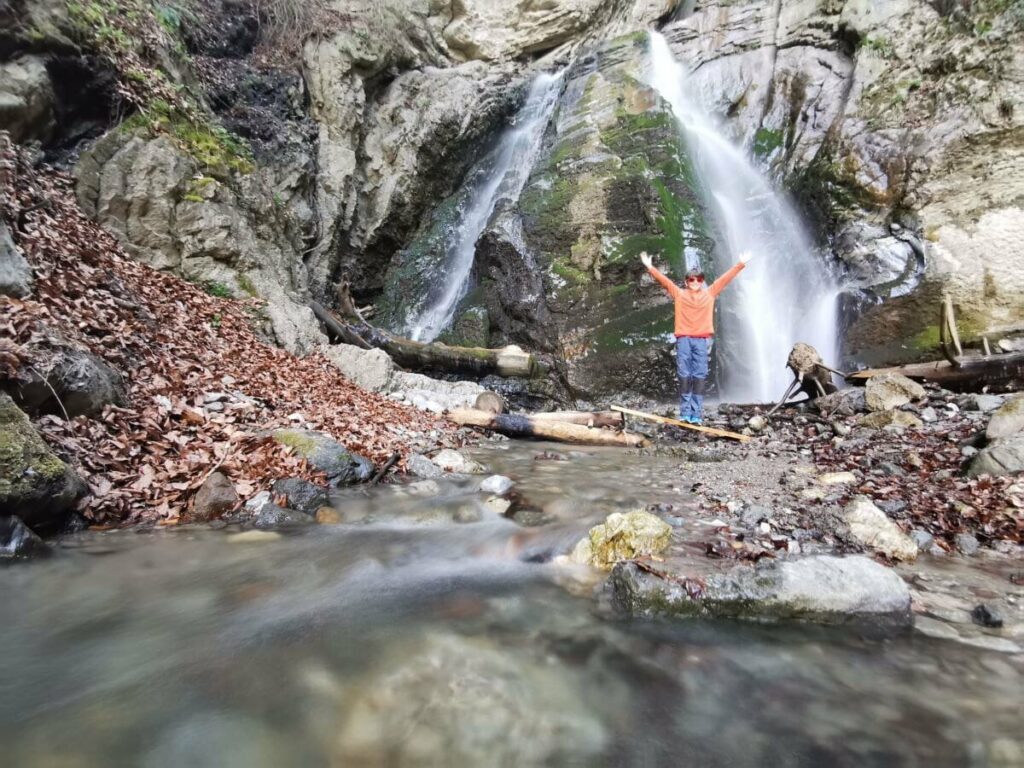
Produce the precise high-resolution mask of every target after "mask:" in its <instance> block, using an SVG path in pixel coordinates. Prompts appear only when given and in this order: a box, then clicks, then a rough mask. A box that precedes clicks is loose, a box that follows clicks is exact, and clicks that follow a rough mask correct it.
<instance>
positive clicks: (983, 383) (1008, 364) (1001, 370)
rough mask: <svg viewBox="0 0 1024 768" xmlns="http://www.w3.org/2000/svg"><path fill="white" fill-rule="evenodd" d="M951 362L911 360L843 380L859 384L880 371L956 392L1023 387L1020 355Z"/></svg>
mask: <svg viewBox="0 0 1024 768" xmlns="http://www.w3.org/2000/svg"><path fill="white" fill-rule="evenodd" d="M957 362H958V364H957V365H953V364H952V363H950V362H948V361H946V360H935V361H931V362H927V363H911V364H909V365H898V366H894V367H891V368H869V369H867V370H865V371H857V372H856V373H851V374H850V375H848V376H847V377H846V378H847V381H850V382H853V383H855V384H863V383H864V382H866V381H867V380H868V379H870V378H871V377H873V376H878V375H879V374H882V373H900V374H903V375H904V376H906V377H907V378H908V379H914V380H915V381H926V382H930V383H932V384H938V385H939V386H940V387H943V388H945V389H951V390H954V391H957V392H965V391H974V390H980V389H981V388H982V387H988V388H989V389H1000V390H1006V391H1011V390H1017V389H1021V388H1022V387H1024V354H1020V353H1013V354H1008V355H992V356H991V357H961V358H958V360H957Z"/></svg>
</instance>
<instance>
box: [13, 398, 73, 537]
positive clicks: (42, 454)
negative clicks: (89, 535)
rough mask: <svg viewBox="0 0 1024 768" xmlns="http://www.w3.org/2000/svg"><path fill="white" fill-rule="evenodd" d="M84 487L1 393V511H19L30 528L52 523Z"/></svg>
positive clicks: (22, 414)
mask: <svg viewBox="0 0 1024 768" xmlns="http://www.w3.org/2000/svg"><path fill="white" fill-rule="evenodd" d="M84 490H85V484H84V483H83V482H82V480H81V478H79V477H78V475H76V474H75V473H74V471H72V470H71V469H70V468H69V467H68V466H67V464H65V463H64V462H63V461H61V460H60V459H59V458H57V457H56V456H55V455H54V454H53V452H52V451H50V449H49V448H48V447H47V446H46V443H44V442H43V439H42V438H41V437H40V436H39V433H38V432H36V430H35V428H34V427H33V426H32V424H31V422H29V420H28V416H26V415H25V414H24V412H22V410H21V409H20V408H18V406H16V405H15V404H14V401H13V400H11V398H10V397H9V396H8V395H6V394H0V515H17V516H18V517H20V518H21V519H22V520H24V521H25V524H26V525H28V526H29V527H31V528H36V527H44V528H45V527H48V526H52V525H55V524H56V523H58V522H59V520H60V518H61V517H62V516H63V515H64V513H65V512H67V510H68V509H69V508H70V507H71V505H72V504H74V503H75V500H76V499H78V497H79V496H80V495H82V493H83V491H84Z"/></svg>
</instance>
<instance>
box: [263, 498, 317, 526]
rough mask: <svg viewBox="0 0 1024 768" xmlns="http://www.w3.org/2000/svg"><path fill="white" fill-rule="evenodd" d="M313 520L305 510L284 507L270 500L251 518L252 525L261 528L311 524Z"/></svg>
mask: <svg viewBox="0 0 1024 768" xmlns="http://www.w3.org/2000/svg"><path fill="white" fill-rule="evenodd" d="M312 524H314V520H313V518H312V517H310V516H309V515H307V514H306V513H305V512H299V511H298V510H295V509H285V508H284V507H279V506H278V505H277V504H274V503H273V502H270V503H268V504H264V505H263V506H262V507H260V511H259V512H257V513H256V515H255V516H254V517H253V518H252V525H253V527H255V528H259V529H261V530H267V529H270V528H285V527H288V526H295V525H312Z"/></svg>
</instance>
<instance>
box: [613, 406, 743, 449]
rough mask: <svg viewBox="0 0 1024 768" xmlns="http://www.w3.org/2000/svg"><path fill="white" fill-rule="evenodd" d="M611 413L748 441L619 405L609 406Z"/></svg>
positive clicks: (737, 435)
mask: <svg viewBox="0 0 1024 768" xmlns="http://www.w3.org/2000/svg"><path fill="white" fill-rule="evenodd" d="M611 409H612V410H613V411H618V412H619V413H625V414H626V415H628V416H636V417H637V418H638V419H646V420H647V421H656V422H658V423H659V424H671V425H672V426H674V427H683V428H684V429H692V430H693V431H694V432H703V433H705V434H708V435H716V436H718V437H728V438H729V439H730V440H739V441H740V442H741V443H745V442H747V441H748V440H750V436H749V435H740V434H737V433H736V432H728V431H726V430H724V429H715V428H714V427H701V426H698V425H697V424H688V423H687V422H685V421H679V419H670V418H668V417H666V416H655V415H654V414H653V413H644V412H643V411H634V410H632V409H630V408H623V407H622V406H621V405H613V406H611Z"/></svg>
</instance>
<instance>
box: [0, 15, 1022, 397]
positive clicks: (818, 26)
mask: <svg viewBox="0 0 1024 768" xmlns="http://www.w3.org/2000/svg"><path fill="white" fill-rule="evenodd" d="M278 5H279V4H269V6H268V5H265V4H254V3H250V2H247V1H246V0H222V1H221V2H215V3H207V4H203V5H202V7H201V8H199V9H198V10H197V11H196V12H195V13H188V14H177V15H175V14H167V13H166V12H165V11H160V12H159V13H158V9H157V7H156V6H154V5H151V4H150V3H149V2H148V0H116V2H112V4H111V5H110V7H107V6H104V8H105V9H106V11H105V13H106V14H107V16H102V15H101V17H102V18H107V21H108V22H109V21H111V20H114V21H115V22H116V23H113V26H112V27H110V26H109V25H108V27H106V28H103V27H97V26H96V24H95V23H94V22H95V19H94V18H93V16H94V14H93V15H90V13H89V4H88V3H86V4H81V3H79V4H71V5H68V4H65V3H64V2H60V1H59V0H17V2H10V3H7V4H4V5H3V6H2V7H0V21H3V30H4V31H3V32H2V33H0V128H2V129H5V130H8V131H10V132H11V135H12V137H13V139H14V140H15V141H20V142H29V141H38V142H40V143H41V144H42V146H43V148H44V150H45V151H46V152H47V153H48V156H49V158H50V159H53V160H58V161H65V160H67V159H69V158H70V159H74V158H76V157H77V156H78V153H79V151H81V150H82V149H83V147H84V151H82V152H81V158H80V159H79V160H78V161H77V163H78V176H79V179H80V196H81V200H82V204H83V206H84V207H85V208H86V210H88V211H89V213H90V214H91V215H93V216H94V217H96V218H97V219H98V220H99V221H101V222H102V223H103V224H104V225H105V226H107V227H109V228H110V229H111V230H113V231H114V232H115V233H116V234H117V235H118V237H119V238H120V239H121V240H122V242H123V243H124V244H125V245H126V246H127V247H128V248H129V249H130V250H131V251H132V252H133V253H135V254H136V255H137V256H138V257H139V258H140V259H144V260H146V261H148V262H150V263H152V264H155V265H158V266H160V267H161V268H165V269H170V270H174V271H176V272H179V273H181V274H183V275H185V276H187V277H189V278H190V279H194V280H196V281H199V282H202V283H206V284H208V285H210V286H214V287H216V288H223V289H224V290H228V291H230V292H232V293H234V294H236V295H239V296H245V295H258V296H259V297H261V298H262V299H264V300H265V302H266V306H265V310H264V313H263V315H262V317H258V318H256V319H257V321H258V322H262V323H263V324H264V325H265V327H266V330H267V332H268V334H270V335H271V336H272V337H273V338H274V339H275V340H276V341H277V342H279V343H281V344H283V345H285V346H287V347H288V348H290V349H292V350H294V351H297V352H304V351H307V350H309V349H312V348H313V347H314V346H315V345H316V344H317V343H319V342H321V341H322V340H323V337H322V335H321V334H320V332H319V330H318V328H317V325H316V323H315V321H314V319H313V318H312V316H311V315H310V313H309V312H308V310H307V309H306V308H305V305H306V301H307V300H308V298H310V297H311V296H313V297H316V298H319V299H325V298H329V297H330V295H331V286H332V284H333V283H334V282H336V281H337V280H339V279H341V278H346V279H348V280H349V281H350V282H351V284H352V287H353V292H354V294H355V296H356V298H357V299H358V300H359V301H360V302H374V301H378V300H379V299H380V297H381V296H382V295H384V296H388V297H390V298H388V302H390V303H391V304H394V303H395V301H396V300H395V297H396V296H398V297H401V296H402V295H403V291H405V292H408V291H410V290H412V291H417V290H421V288H422V285H424V284H426V282H429V280H430V279H431V274H432V272H430V271H428V270H424V269H422V268H421V267H419V266H418V262H417V260H416V254H417V253H423V254H427V253H428V251H430V247H428V246H429V240H430V238H432V237H433V238H434V239H436V238H437V236H438V232H441V233H442V234H443V233H444V232H445V231H450V230H451V226H448V227H447V230H446V229H445V226H442V225H439V224H438V222H439V221H442V220H443V219H444V216H445V215H446V213H445V212H446V211H448V213H449V214H451V215H457V214H456V213H455V212H454V207H455V206H454V203H453V201H454V200H456V199H457V198H458V194H459V189H460V188H461V186H462V184H463V182H464V180H466V179H467V178H469V177H470V176H471V175H472V174H471V169H473V168H474V167H475V164H476V163H477V162H478V161H479V160H480V158H481V157H483V156H484V155H485V153H486V152H487V151H488V150H489V149H490V148H491V147H492V146H493V144H494V142H495V140H496V137H497V136H499V135H500V134H501V131H502V129H503V128H505V127H506V126H507V125H509V124H510V123H513V122H514V121H515V120H516V118H515V117H514V115H515V114H516V110H517V109H518V108H519V106H520V105H521V104H522V103H523V99H524V97H525V93H526V90H527V84H528V83H529V82H530V81H531V79H532V78H533V77H534V75H535V74H536V73H537V72H540V71H549V72H550V71H554V70H558V69H560V68H566V70H565V73H564V75H563V78H562V81H561V86H560V87H561V95H560V97H559V101H558V104H557V106H556V108H555V111H554V116H553V118H552V120H551V123H550V125H549V127H548V130H547V133H546V135H545V137H544V140H543V144H542V146H541V149H540V152H539V153H538V154H537V160H536V162H535V163H534V165H533V168H532V170H531V172H530V174H529V179H528V181H527V183H526V185H525V187H524V190H523V193H522V195H521V196H520V198H519V200H518V201H516V202H515V203H514V204H511V203H510V204H505V205H500V206H498V207H497V208H496V210H495V211H494V214H493V216H492V217H491V219H490V221H489V223H488V226H487V227H486V228H485V231H484V233H483V235H482V236H481V238H480V240H479V241H478V244H477V252H476V263H475V267H474V272H473V285H474V286H475V290H473V291H471V292H469V293H468V294H467V296H466V298H465V299H464V301H463V303H462V305H461V307H460V313H459V317H460V318H461V319H460V320H459V321H458V327H459V328H462V329H464V328H470V329H471V335H472V337H473V340H474V343H486V342H488V341H489V342H490V343H502V342H505V341H513V342H519V343H526V344H529V345H530V346H532V347H535V348H537V349H539V350H542V351H544V352H547V353H548V354H549V355H550V356H551V357H552V358H553V360H554V361H555V363H556V370H557V371H560V373H561V383H562V385H563V386H564V387H565V388H566V389H567V390H568V391H570V392H573V393H576V394H582V395H584V396H586V397H588V398H589V397H605V396H608V395H611V394H615V393H618V392H622V391H634V392H637V393H642V394H647V395H654V394H661V395H668V394H669V393H670V392H671V388H672V375H671V366H670V364H669V360H668V356H669V352H668V349H669V348H668V346H667V345H665V344H664V343H663V341H664V340H665V338H666V334H667V333H668V331H669V330H670V322H671V319H670V313H669V311H668V310H669V308H668V307H667V306H666V305H665V300H664V297H663V296H662V295H661V293H660V289H659V288H657V286H654V285H651V284H650V283H649V282H646V281H645V280H644V279H643V273H642V271H641V270H640V269H639V267H638V264H637V259H636V255H637V253H638V252H639V251H640V250H650V251H657V252H659V253H662V254H664V256H665V258H666V260H667V262H668V263H669V264H670V265H671V268H672V269H673V270H674V271H676V272H677V273H678V271H679V270H680V269H681V268H682V265H683V263H684V247H685V248H690V249H693V253H694V254H706V253H707V252H708V250H709V249H710V248H711V244H712V239H713V237H714V236H715V233H714V232H712V231H711V230H710V228H709V226H708V224H707V223H706V220H705V216H704V212H703V211H702V209H701V206H700V204H699V203H698V196H697V195H696V194H695V193H694V190H695V189H696V185H697V184H698V183H699V180H697V179H694V178H693V173H692V171H691V169H690V164H689V162H688V158H687V155H686V150H685V147H683V146H682V145H681V144H680V142H679V140H678V136H677V132H676V129H675V125H674V123H673V120H672V116H671V114H670V113H669V111H668V109H667V107H666V105H665V104H664V103H662V102H661V100H660V99H659V97H658V96H657V94H656V93H654V92H653V91H652V90H651V89H650V88H648V87H647V86H646V85H645V84H644V78H643V68H644V66H645V62H646V57H647V51H646V43H645V39H646V38H645V35H644V34H643V31H644V30H645V29H647V28H651V27H653V26H659V27H660V28H661V29H662V31H663V33H664V35H665V36H666V38H667V39H668V41H669V43H670V45H671V47H672V49H673V51H674V53H675V55H676V57H677V58H678V59H679V60H680V61H682V62H683V63H685V64H686V65H688V66H689V67H690V68H691V69H692V70H693V75H692V77H693V83H694V85H695V87H696V88H697V90H698V91H699V92H700V93H701V95H702V100H703V101H704V103H705V105H706V106H707V107H708V108H709V110H710V111H712V112H713V113H715V114H716V115H717V116H718V117H719V118H720V120H721V121H722V123H723V125H724V126H725V127H726V130H727V131H728V132H729V133H730V134H731V136H732V137H733V138H734V140H736V141H737V142H740V143H742V144H743V145H745V146H746V147H747V148H748V149H749V151H750V152H751V153H752V154H753V155H755V156H756V157H757V158H759V160H760V162H761V164H762V165H763V167H764V169H765V170H766V172H767V173H769V174H770V175H772V176H773V177H774V178H775V179H776V181H777V182H778V183H779V184H782V185H785V186H787V187H788V188H789V189H790V190H791V192H792V193H793V195H794V196H795V198H796V199H797V201H798V202H800V203H801V204H802V205H803V208H804V209H805V210H806V212H807V214H808V217H809V220H810V222H811V224H812V226H813V228H814V229H815V230H816V233H817V234H818V236H819V241H820V243H821V245H822V246H823V250H824V251H825V252H826V253H828V254H832V255H834V257H835V258H836V260H837V263H838V264H840V265H841V267H842V270H843V272H844V280H845V283H846V285H847V287H848V289H849V293H850V297H851V301H850V302H848V305H849V307H850V308H851V309H850V312H849V313H848V315H847V326H848V327H847V328H846V329H845V345H846V352H847V354H848V356H850V357H853V358H856V359H858V360H862V361H865V362H882V361H898V360H899V359H901V358H909V357H920V356H921V355H923V354H927V353H928V351H929V350H930V349H931V348H933V347H934V346H935V343H936V341H937V331H936V327H935V325H934V321H933V319H932V318H933V316H936V315H937V300H938V297H939V296H941V294H942V293H943V292H944V291H948V292H950V293H951V294H952V295H953V298H954V303H955V305H956V307H957V311H958V317H959V318H960V320H961V323H962V330H963V331H964V332H965V335H966V336H968V337H972V336H977V335H979V334H981V333H1003V332H1008V331H1012V330H1013V329H1015V328H1018V329H1019V328H1021V327H1022V326H1024V269H1022V267H1021V264H1022V263H1024V260H1022V258H1021V256H1022V247H1021V245H1020V243H1021V242H1022V239H1024V202H1022V201H1024V149H1022V147H1024V125H1022V121H1024V108H1022V107H1021V104H1024V57H1022V56H1021V50H1022V45H1024V43H1022V37H1024V31H1022V30H1024V16H1022V14H1021V12H1020V10H1019V8H1018V7H1017V6H1015V5H1014V4H1011V3H1007V2H1005V0H975V2H973V3H970V4H967V3H962V2H956V1H955V0H950V1H949V2H946V1H945V0H943V1H941V2H940V1H939V0H934V1H933V2H925V1H924V0H893V2H885V3H881V2H868V1H867V0H796V1H795V2H786V3H783V2H780V1H779V0H771V1H769V0H763V1H760V0H759V1H756V2H755V1H750V2H743V1H742V0H739V1H737V0H710V1H709V2H701V3H697V4H693V3H680V2H677V0H544V2H539V1H537V0H524V2H517V3H515V4H512V5H511V6H510V5H509V4H508V3H499V2H495V1H494V0H463V1H462V2H459V3H441V2H437V1H436V0H403V1H401V2H400V1H399V0H389V1H388V2H383V3H382V2H376V1H373V2H371V0H337V1H336V2H333V3H329V2H310V3H306V4H303V5H302V13H303V14H304V15H302V16H301V17H297V18H291V17H289V18H287V19H286V18H284V17H283V16H281V15H277V16H275V15H274V14H275V13H278V14H280V13H281V11H280V8H279V7H278ZM693 5H696V10H695V11H692V12H689V11H688V12H685V13H684V12H683V10H682V9H683V8H686V9H689V8H691V7H692V6H693ZM162 7H163V6H161V8H162ZM275 9H276V10H275ZM129 11H132V12H134V13H136V15H135V16H130V14H129V13H128V12H129ZM118 14H122V15H123V16H124V19H128V18H129V17H130V18H132V19H136V21H131V22H127V21H125V22H124V24H138V23H139V22H137V19H138V18H141V17H145V18H150V19H151V20H152V21H153V24H151V25H150V26H148V27H147V26H142V27H131V26H118V24H120V23H121V22H119V21H117V19H121V16H120V15H118ZM139 14H141V16H140V15H139ZM146 14H149V15H148V16H147V15H146ZM108 17H109V18H108ZM111 29H112V30H113V31H111ZM311 29H316V30H317V34H316V35H313V36H309V35H308V32H309V30H311ZM104 30H106V31H104ZM133 35H134V37H133ZM136 38H138V40H136ZM182 93H184V94H190V95H189V96H187V97H183V96H180V94H182ZM182 99H186V102H187V103H186V102H183V101H182ZM132 112H135V113H136V114H135V117H131V118H130V119H129V120H128V121H126V122H124V123H123V124H118V123H119V121H120V118H121V117H122V116H123V115H125V114H131V113H132ZM100 134H104V135H102V136H100ZM83 138H86V139H89V140H90V141H89V142H87V143H85V144H83V142H82V139H83ZM446 206H447V208H446ZM449 209H451V210H449ZM449 224H451V222H449ZM424 244H426V245H424ZM435 250H436V249H435ZM399 253H401V254H402V255H401V257H399V258H398V259H397V260H396V254H399ZM425 258H426V256H425ZM708 261H709V260H708ZM706 263H707V262H706ZM417 272H421V273H422V274H419V275H416V273H417ZM403 275H404V277H403ZM410 275H413V276H415V277H416V280H418V281H419V282H418V283H417V282H416V281H415V280H414V281H411V282H410V281H409V280H408V278H409V276H410ZM416 285H420V286H421V288H419V289H418V288H416ZM414 298H415V297H414ZM392 315H394V313H392ZM464 333H465V331H464V330H458V329H456V330H455V331H453V334H452V335H449V337H448V338H450V339H453V340H456V341H457V340H459V339H460V338H461V335H464Z"/></svg>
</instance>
